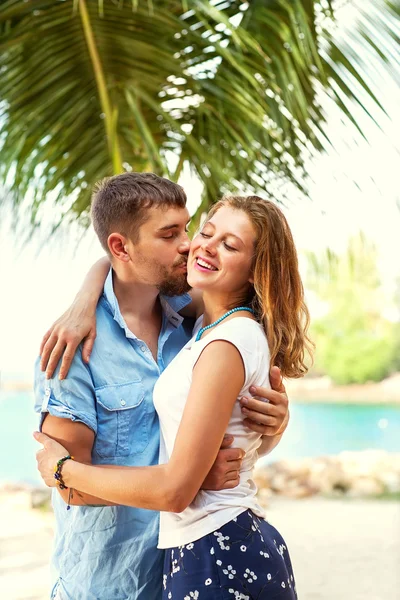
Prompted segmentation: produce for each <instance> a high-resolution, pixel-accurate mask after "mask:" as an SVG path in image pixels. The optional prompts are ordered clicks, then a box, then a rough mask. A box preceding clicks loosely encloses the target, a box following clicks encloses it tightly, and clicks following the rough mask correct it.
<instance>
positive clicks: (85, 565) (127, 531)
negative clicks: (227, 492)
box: [35, 271, 193, 600]
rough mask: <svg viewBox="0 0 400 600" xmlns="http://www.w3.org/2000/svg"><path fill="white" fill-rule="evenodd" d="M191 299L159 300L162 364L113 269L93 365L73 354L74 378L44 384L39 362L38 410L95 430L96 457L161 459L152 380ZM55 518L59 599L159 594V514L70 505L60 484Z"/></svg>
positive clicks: (127, 461)
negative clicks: (117, 289) (122, 302)
mask: <svg viewBox="0 0 400 600" xmlns="http://www.w3.org/2000/svg"><path fill="white" fill-rule="evenodd" d="M188 302H190V296H188V295H184V296H180V297H175V298H168V299H166V298H161V303H162V307H163V322H162V328H161V332H160V336H159V340H158V356H157V363H156V362H155V360H154V359H153V357H152V354H151V352H150V350H149V349H148V347H147V345H146V344H145V343H144V342H143V341H141V340H140V339H138V338H137V337H136V336H135V335H133V333H132V332H131V331H129V329H128V327H127V325H126V323H125V321H124V319H123V317H122V315H121V312H120V310H119V306H118V302H117V299H116V297H115V294H114V291H113V282H112V271H110V274H109V276H108V278H107V280H106V282H105V286H104V293H103V296H102V297H101V299H100V301H99V304H98V307H97V337H96V342H95V344H94V348H93V351H92V354H91V358H90V363H89V365H86V364H85V363H84V362H83V361H82V357H81V352H80V351H78V352H77V353H76V354H75V357H74V360H73V363H72V366H71V369H70V372H69V374H68V377H67V379H65V380H63V381H59V380H58V377H57V375H58V374H57V373H56V374H55V377H54V378H53V379H51V380H49V381H46V379H45V376H44V374H43V373H41V372H40V369H39V361H38V362H37V364H36V368H35V410H36V411H37V412H40V413H41V422H40V426H41V425H42V422H43V419H44V417H45V414H46V413H50V414H51V415H54V416H57V417H62V418H66V419H71V420H72V421H77V422H81V423H84V424H85V425H87V426H88V427H90V428H91V429H92V430H93V431H94V433H95V440H94V446H93V451H92V462H93V463H94V464H115V465H131V466H144V465H154V464H157V463H158V452H159V440H160V433H159V423H158V417H157V413H156V412H155V409H154V405H153V398H152V394H153V387H154V384H155V382H156V380H157V378H158V377H159V375H160V373H161V372H162V371H163V370H164V369H165V367H166V366H167V365H168V364H169V362H170V361H171V360H172V359H173V358H174V356H175V355H176V354H177V352H178V351H179V350H180V349H181V348H182V347H183V346H184V345H185V344H186V342H187V341H188V340H189V339H190V337H191V332H192V325H193V323H192V321H191V320H189V319H188V320H186V319H185V320H183V319H182V317H180V315H178V314H177V312H176V311H178V310H180V309H181V308H182V307H183V306H185V305H186V304H188ZM53 507H54V514H55V519H56V532H55V548H54V555H53V567H54V571H55V573H54V577H55V585H54V588H53V593H52V597H54V596H55V594H56V591H58V592H59V594H60V597H61V598H62V600H153V599H154V600H157V599H158V598H161V584H162V568H163V552H162V551H160V550H157V538H158V513H156V512H154V511H149V510H144V509H137V508H132V507H128V506H104V507H101V506H99V507H91V506H72V507H71V509H70V510H69V511H67V510H66V504H65V502H64V501H63V500H62V498H61V497H60V495H59V494H58V492H57V491H56V490H54V491H53Z"/></svg>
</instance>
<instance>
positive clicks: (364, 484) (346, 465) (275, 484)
mask: <svg viewBox="0 0 400 600" xmlns="http://www.w3.org/2000/svg"><path fill="white" fill-rule="evenodd" d="M256 481H257V485H258V487H259V489H260V490H269V491H270V493H274V494H278V495H282V496H288V497H291V498H303V497H306V496H311V495H313V494H323V495H328V496H330V495H334V496H343V495H349V496H351V497H360V496H380V495H382V494H385V493H389V494H397V493H400V454H394V453H389V452H385V451H383V450H365V451H363V452H342V453H341V454H339V455H338V456H322V457H317V458H308V459H303V460H281V461H279V462H276V463H272V464H269V465H267V466H264V467H259V468H258V470H257V475H256ZM261 493H262V492H261V491H260V494H261Z"/></svg>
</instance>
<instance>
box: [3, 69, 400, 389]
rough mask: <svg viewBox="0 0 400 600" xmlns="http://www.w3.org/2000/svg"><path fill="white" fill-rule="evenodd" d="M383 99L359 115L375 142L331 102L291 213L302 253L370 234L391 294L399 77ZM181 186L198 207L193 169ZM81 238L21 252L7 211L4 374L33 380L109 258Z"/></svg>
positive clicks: (399, 222) (399, 151)
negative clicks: (64, 320)
mask: <svg viewBox="0 0 400 600" xmlns="http://www.w3.org/2000/svg"><path fill="white" fill-rule="evenodd" d="M381 91H382V90H381ZM381 96H382V97H383V98H384V100H385V102H384V106H385V109H386V112H387V116H384V115H383V114H380V115H379V127H378V126H376V125H373V124H372V122H371V121H370V120H368V119H367V118H366V117H365V116H364V115H363V114H362V112H361V111H359V112H358V117H357V118H358V119H359V121H360V122H361V124H362V126H363V129H364V131H366V132H367V137H368V142H366V141H364V140H363V139H362V138H361V137H360V136H354V135H353V133H352V131H351V128H349V127H348V125H347V126H346V125H344V124H343V123H342V121H341V118H340V115H339V112H338V110H337V109H336V108H335V107H334V105H333V104H332V103H329V102H328V103H327V105H326V107H325V109H326V113H327V118H328V128H327V131H328V135H329V137H330V139H331V141H332V148H331V149H330V150H329V151H328V152H326V153H325V154H323V155H321V156H319V157H318V158H316V159H315V160H313V162H312V163H311V164H310V165H309V169H308V170H309V174H310V179H311V181H312V182H311V184H310V188H309V198H308V199H302V200H301V201H300V200H298V199H296V200H293V201H290V200H289V201H288V204H287V206H286V207H285V208H284V211H285V213H286V216H287V218H288V221H289V224H290V226H291V228H292V231H293V234H294V239H295V242H296V244H297V248H298V250H299V253H300V255H301V254H302V253H303V252H304V251H306V250H313V251H316V252H321V251H323V249H324V248H326V247H328V246H329V247H330V248H332V249H333V250H335V251H338V252H340V251H342V250H343V249H345V247H346V245H347V242H348V239H349V237H350V236H352V235H356V234H357V233H358V232H359V231H363V232H364V233H365V235H366V236H367V237H368V239H370V240H373V241H374V242H375V244H376V245H377V247H378V251H379V269H380V272H381V277H382V281H383V285H384V287H385V290H386V293H387V297H388V298H389V297H390V296H391V294H392V293H393V290H394V280H395V278H396V277H399V276H400V261H399V259H398V257H399V256H400V192H399V188H398V180H399V175H398V173H399V170H400V160H399V158H400V143H399V142H398V140H397V132H398V131H400V114H399V110H398V107H399V106H400V91H399V89H398V87H397V86H396V85H395V83H394V82H392V81H385V82H384V88H383V93H382V94H381ZM355 110H356V109H355ZM180 183H181V184H182V185H183V186H184V188H185V190H186V192H187V195H188V198H189V204H188V206H189V210H191V211H192V212H193V211H194V210H195V208H196V206H197V205H198V204H199V201H200V194H201V187H200V185H199V183H198V182H197V181H196V180H194V179H193V178H192V177H191V176H190V174H189V173H188V172H187V171H185V172H184V174H183V177H182V179H181V180H180ZM79 237H80V235H79ZM77 239H78V234H77V232H76V231H71V233H70V235H69V236H68V239H63V240H60V239H59V238H55V239H54V240H52V241H51V242H47V241H46V240H43V239H41V238H39V237H37V238H35V239H34V240H33V241H32V242H31V243H29V244H27V245H25V246H24V247H23V249H22V250H21V248H20V244H19V240H18V239H17V238H16V237H15V235H14V234H13V233H12V232H11V230H10V227H9V223H8V222H7V219H4V216H3V219H2V222H1V223H0V280H1V283H2V286H1V293H0V374H1V376H2V377H3V378H4V379H15V378H23V379H30V377H31V374H32V369H33V366H32V365H33V362H34V360H35V357H36V355H37V352H38V348H39V344H40V340H41V337H42V336H43V334H44V333H45V331H46V330H47V329H48V327H49V326H50V325H51V323H52V322H53V321H54V320H55V319H56V318H57V317H58V316H60V314H61V313H62V312H63V311H64V310H65V309H66V308H67V307H68V305H69V304H70V302H71V301H72V299H73V297H74V296H75V294H76V292H77V290H78V288H79V286H80V285H81V282H82V281H83V278H84V275H85V273H86V272H87V270H88V269H89V267H90V266H91V265H92V264H93V263H94V262H95V261H96V260H97V259H98V258H99V257H100V256H102V255H103V251H102V249H101V247H100V245H99V243H98V242H97V239H96V237H95V235H94V233H93V232H92V231H91V230H89V231H88V232H87V233H86V234H85V235H84V237H83V238H82V240H81V241H80V243H79V244H78V245H77ZM310 308H311V313H312V309H313V307H312V306H311V307H310Z"/></svg>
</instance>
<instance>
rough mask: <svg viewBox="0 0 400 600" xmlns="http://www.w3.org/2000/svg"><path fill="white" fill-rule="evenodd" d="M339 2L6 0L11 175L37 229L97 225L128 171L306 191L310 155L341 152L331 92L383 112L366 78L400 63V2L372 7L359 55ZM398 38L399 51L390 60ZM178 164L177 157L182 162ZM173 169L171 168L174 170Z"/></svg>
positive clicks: (0, 65) (1, 45) (3, 24)
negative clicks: (328, 120)
mask: <svg viewBox="0 0 400 600" xmlns="http://www.w3.org/2000/svg"><path fill="white" fill-rule="evenodd" d="M334 4H335V3H332V2H330V1H329V0H327V1H325V0H323V1H322V0H320V1H317V0H311V1H310V0H293V1H291V2H288V1H287V0H274V1H271V2H270V1H266V0H252V1H251V2H249V3H246V2H242V0H224V1H223V2H222V1H220V0H213V1H212V2H211V1H209V0H196V1H194V2H184V1H182V0H159V1H154V0H153V1H152V2H150V1H149V0H132V1H131V2H128V1H127V0H125V2H124V1H123V0H120V1H118V2H117V1H116V0H99V2H95V1H94V0H90V1H89V0H63V1H61V0H34V1H30V2H26V1H25V0H3V1H2V2H1V6H0V148H1V161H0V165H1V166H0V176H1V178H2V180H3V182H6V183H7V184H8V187H9V189H10V197H11V199H12V204H13V206H14V207H17V208H18V207H20V206H21V205H22V203H24V204H23V207H24V211H26V212H27V213H30V215H31V224H32V228H35V227H37V226H38V225H39V224H40V221H41V216H42V215H41V209H42V207H43V206H45V207H46V206H48V207H52V214H53V216H54V221H55V225H57V223H59V222H61V221H62V220H64V221H67V222H68V220H69V219H76V218H79V219H80V220H81V221H82V222H83V223H87V214H88V205H89V202H90V188H91V185H92V184H93V182H95V181H96V180H98V179H100V178H102V177H104V176H106V175H110V174H112V173H119V172H121V171H123V170H130V169H133V170H137V171H142V170H152V171H154V172H156V173H159V174H164V175H167V176H169V177H171V178H172V179H175V180H177V179H178V177H179V174H180V172H181V170H182V167H183V165H184V164H185V163H186V164H188V165H189V166H190V168H191V169H192V171H193V172H194V173H195V174H196V175H197V176H198V177H199V178H200V180H201V181H202V183H203V184H204V190H205V191H204V199H203V204H202V207H201V210H205V209H207V208H208V206H209V205H210V203H212V202H213V201H215V200H216V198H217V197H218V196H219V195H220V193H221V192H223V191H226V190H235V189H240V188H241V186H245V188H246V190H247V191H250V192H251V191H254V192H259V191H262V192H263V193H264V194H265V195H267V196H273V197H274V198H275V199H276V200H278V201H279V200H282V199H283V198H284V197H285V195H286V193H287V184H288V183H289V184H290V185H292V186H293V185H294V186H295V187H297V189H299V190H301V191H304V189H305V183H306V174H305V172H304V161H305V160H306V158H307V157H308V156H309V155H310V153H314V152H316V151H320V150H322V149H323V148H324V146H326V145H327V144H329V140H327V138H326V134H325V127H324V112H323V110H322V107H321V104H320V100H321V98H322V97H323V93H324V91H325V92H329V94H330V95H331V96H332V97H333V98H334V99H335V101H336V102H337V103H338V105H339V106H340V108H341V110H342V113H343V117H344V118H345V119H347V120H348V122H349V123H352V124H353V125H355V126H357V127H358V124H357V123H356V122H355V120H354V117H353V115H352V109H351V104H349V101H350V102H352V101H353V102H354V101H356V102H358V103H360V104H361V105H363V106H364V107H365V110H366V111H367V108H366V103H365V102H364V100H365V99H368V106H371V103H372V105H373V106H375V107H376V106H379V102H378V100H377V98H376V97H375V96H374V93H373V91H372V90H371V89H370V87H369V84H368V83H367V79H368V77H367V71H368V69H370V66H371V64H373V65H374V68H382V69H391V68H392V65H393V64H394V63H397V64H398V62H399V59H398V57H397V58H396V52H395V51H394V49H393V48H394V44H395V42H396V40H397V38H396V35H397V34H396V31H395V27H394V26H392V20H393V18H392V17H393V16H395V15H396V14H398V12H399V10H398V4H397V2H396V3H393V2H389V1H388V0H379V1H378V2H374V3H371V6H369V3H367V4H368V6H366V7H365V8H363V5H360V8H359V9H358V10H359V15H360V19H359V23H358V26H359V35H358V45H359V48H360V49H361V48H362V49H363V51H365V57H366V58H365V60H364V59H361V58H360V56H361V54H362V53H360V55H357V53H356V54H355V53H354V51H353V50H352V48H351V44H346V42H345V41H343V43H342V44H341V45H340V44H339V43H338V42H337V40H336V39H335V26H334V23H335V21H334V10H333V8H332V6H334ZM382 44H384V47H385V51H384V52H382V51H380V47H381V45H382ZM170 156H173V157H174V158H175V160H169V159H168V157H170ZM172 165H173V166H172Z"/></svg>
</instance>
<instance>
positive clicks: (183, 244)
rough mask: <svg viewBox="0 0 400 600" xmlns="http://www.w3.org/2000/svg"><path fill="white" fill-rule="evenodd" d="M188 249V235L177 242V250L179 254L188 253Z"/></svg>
mask: <svg viewBox="0 0 400 600" xmlns="http://www.w3.org/2000/svg"><path fill="white" fill-rule="evenodd" d="M189 250H190V238H189V236H188V235H186V236H185V237H184V239H183V240H182V242H181V243H180V244H179V248H178V252H179V254H189Z"/></svg>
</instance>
